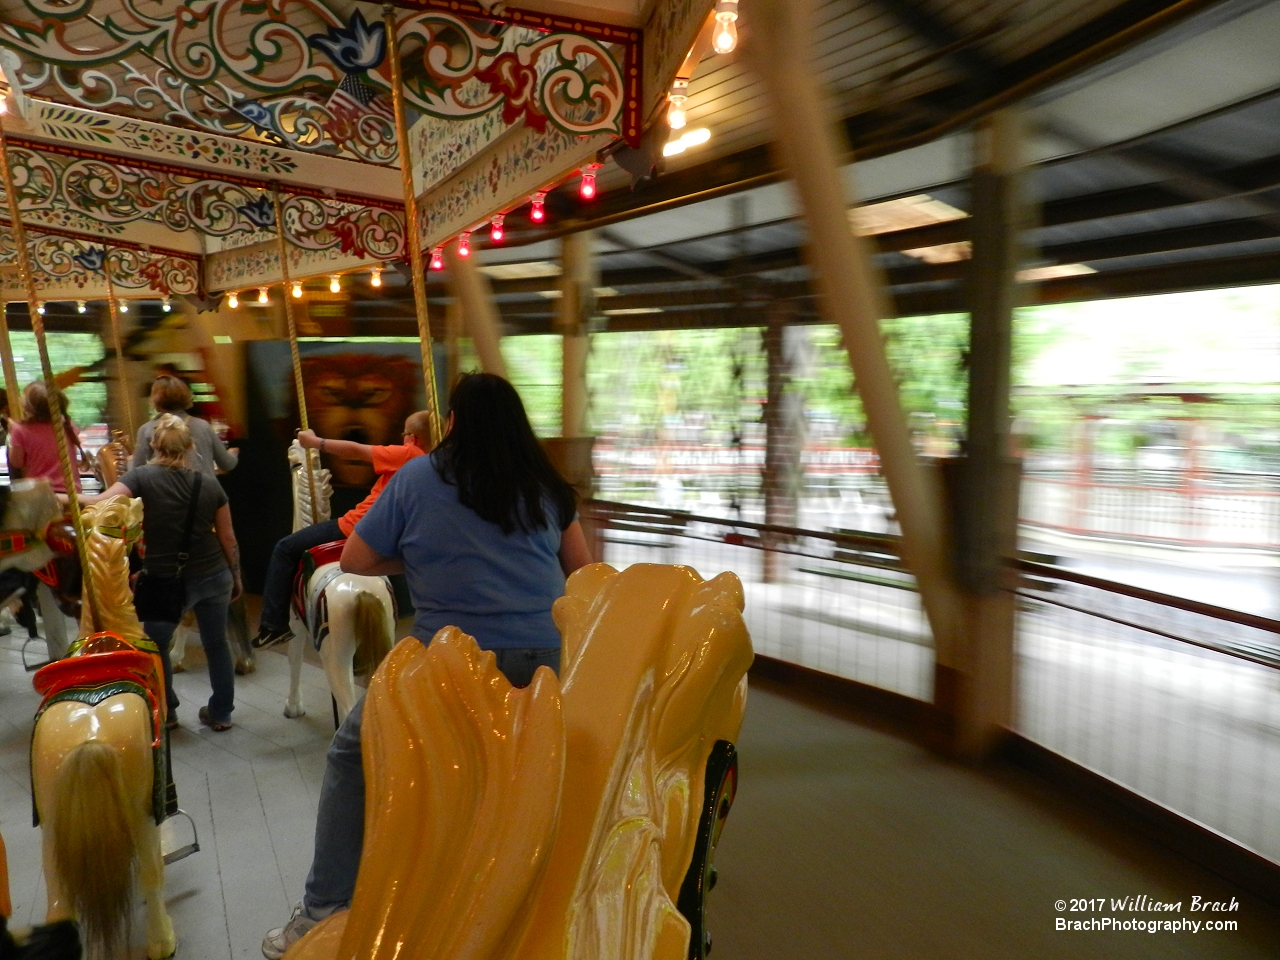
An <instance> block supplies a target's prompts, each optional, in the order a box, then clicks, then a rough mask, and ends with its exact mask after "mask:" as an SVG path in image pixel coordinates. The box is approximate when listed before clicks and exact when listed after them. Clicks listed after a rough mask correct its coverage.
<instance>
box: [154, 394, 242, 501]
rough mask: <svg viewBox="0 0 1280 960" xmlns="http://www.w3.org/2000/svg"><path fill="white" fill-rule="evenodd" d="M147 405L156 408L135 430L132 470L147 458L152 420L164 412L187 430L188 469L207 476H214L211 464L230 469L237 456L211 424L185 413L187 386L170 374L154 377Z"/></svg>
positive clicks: (187, 405) (219, 468) (187, 404)
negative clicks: (190, 445)
mask: <svg viewBox="0 0 1280 960" xmlns="http://www.w3.org/2000/svg"><path fill="white" fill-rule="evenodd" d="M151 406H153V407H155V409H156V411H157V412H156V416H155V418H154V419H151V420H148V421H147V422H146V423H144V424H143V425H142V426H141V428H139V430H138V439H137V442H136V443H134V445H133V462H132V463H131V464H130V466H131V467H132V468H134V469H135V470H136V469H137V468H138V467H141V466H143V465H144V464H146V463H147V462H148V461H150V459H151V436H152V434H154V433H155V429H156V420H158V419H159V418H160V417H162V416H164V415H165V414H166V413H172V414H173V415H174V416H177V417H181V418H182V420H183V421H185V422H186V425H187V430H188V431H190V433H191V443H192V447H191V453H190V455H189V456H188V459H187V466H188V467H190V468H191V469H192V470H201V471H203V472H204V473H206V474H208V475H209V476H210V477H212V476H215V475H216V471H215V469H214V468H215V467H216V468H217V469H218V470H221V471H222V472H223V473H226V472H227V471H229V470H234V469H235V467H236V464H237V463H239V462H240V461H239V458H237V457H236V455H235V454H234V453H232V452H231V451H230V450H228V449H227V448H226V445H225V444H223V442H222V441H221V440H219V439H218V435H217V434H216V433H214V432H213V427H211V426H209V424H208V422H207V421H205V420H201V419H200V418H199V417H192V416H188V415H187V413H186V410H187V408H188V407H190V406H191V388H190V387H188V386H187V385H186V384H185V383H183V382H182V381H181V380H179V379H178V378H177V377H175V376H172V375H170V374H164V375H162V376H159V377H156V382H155V383H153V384H152V385H151Z"/></svg>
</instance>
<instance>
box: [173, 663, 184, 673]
mask: <svg viewBox="0 0 1280 960" xmlns="http://www.w3.org/2000/svg"><path fill="white" fill-rule="evenodd" d="M173 672H174V673H186V672H187V668H186V667H184V666H183V665H182V664H180V663H175V664H174V665H173Z"/></svg>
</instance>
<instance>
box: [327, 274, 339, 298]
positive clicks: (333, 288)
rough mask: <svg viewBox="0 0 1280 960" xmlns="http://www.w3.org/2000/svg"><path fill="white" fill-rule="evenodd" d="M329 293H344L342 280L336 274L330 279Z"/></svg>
mask: <svg viewBox="0 0 1280 960" xmlns="http://www.w3.org/2000/svg"><path fill="white" fill-rule="evenodd" d="M329 292H330V293H341V292H342V278H341V277H339V276H338V275H337V274H336V273H335V274H334V275H333V276H332V277H330V278H329Z"/></svg>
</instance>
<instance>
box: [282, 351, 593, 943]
mask: <svg viewBox="0 0 1280 960" xmlns="http://www.w3.org/2000/svg"><path fill="white" fill-rule="evenodd" d="M576 499H577V498H576V496H575V494H574V492H573V488H572V487H570V486H569V484H568V483H566V482H565V481H564V479H563V478H561V476H560V475H559V474H558V473H557V472H556V470H555V468H554V467H553V466H552V465H551V462H550V461H549V460H548V459H547V455H546V454H545V453H544V452H543V450H542V446H541V445H540V444H539V443H538V440H537V437H535V436H534V433H533V428H532V427H530V425H529V418H528V416H526V414H525V410H524V406H523V404H521V402H520V397H519V395H518V394H517V393H516V391H515V388H514V387H512V386H511V384H509V383H508V382H507V381H506V380H504V379H502V378H501V377H498V376H494V375H493V374H485V373H477V374H470V375H468V376H465V377H463V378H462V379H461V380H459V381H458V384H457V386H455V387H454V389H453V394H452V396H451V397H450V398H449V421H448V432H447V433H446V435H445V438H444V439H443V440H442V441H441V442H440V444H439V446H437V447H436V449H435V451H434V452H433V453H432V454H431V455H430V456H426V457H418V458H417V459H415V460H412V461H410V462H409V463H408V464H406V465H405V466H403V467H401V468H400V471H399V472H398V473H397V474H396V475H395V477H393V478H392V480H391V482H390V483H389V484H387V487H386V489H385V490H383V492H382V496H381V497H379V498H378V500H377V502H376V503H375V504H374V505H373V507H371V508H370V510H369V512H368V513H367V514H366V515H365V517H364V519H363V520H361V521H360V523H359V525H357V526H356V529H355V531H354V533H352V535H351V536H350V537H349V538H348V539H347V544H346V546H345V547H344V548H343V551H342V569H343V570H344V571H346V572H348V573H361V574H367V575H380V574H392V573H403V574H404V575H405V578H406V579H407V580H408V583H409V594H410V596H411V597H412V598H413V606H414V611H415V613H416V616H415V618H414V622H413V635H414V636H415V637H417V638H418V639H419V640H421V641H422V642H423V643H430V641H431V638H432V637H433V636H435V634H436V631H438V630H439V629H440V628H441V627H446V626H456V627H458V628H460V629H461V630H463V631H464V632H465V633H469V634H470V635H471V636H473V637H475V638H476V642H477V643H479V645H480V647H481V648H482V649H485V650H492V651H493V652H494V654H495V656H496V657H497V660H498V668H499V669H500V670H502V672H503V673H504V674H506V676H507V679H508V680H510V681H511V683H512V684H514V685H516V686H523V685H525V684H527V683H529V681H530V680H531V679H532V677H533V673H534V671H535V670H536V669H537V668H538V667H539V666H542V665H546V666H549V667H551V668H552V669H553V670H559V667H560V632H559V631H558V630H557V629H556V626H555V624H554V622H553V621H552V619H551V605H552V603H554V602H555V600H556V598H558V597H560V596H561V595H562V594H563V593H564V582H565V577H566V576H567V575H568V574H570V573H572V572H573V571H574V570H576V569H578V567H581V566H583V565H585V564H587V563H590V562H591V557H590V555H589V553H588V551H587V545H586V539H585V537H584V536H583V533H582V528H581V527H580V526H579V525H578V521H577V519H576V518H575V512H576ZM363 707H364V701H363V700H362V701H361V702H360V703H358V704H356V708H355V709H354V710H353V711H351V714H350V715H349V716H348V717H347V719H346V721H345V722H344V723H343V724H342V727H341V728H340V729H339V730H338V732H337V734H335V735H334V738H333V743H332V745H331V746H330V747H329V753H328V756H327V760H326V766H325V775H324V783H323V785H322V786H321V788H320V809H319V811H318V814H317V817H316V842H315V853H314V855H313V858H312V863H311V872H310V874H309V875H308V876H307V885H306V892H305V894H304V896H303V900H302V902H301V903H299V904H298V905H297V906H295V907H294V911H293V916H292V917H291V918H290V920H289V922H288V924H286V925H285V926H284V927H281V928H278V929H275V930H272V931H270V932H269V933H268V934H267V936H266V939H264V940H263V942H262V952H263V955H264V956H266V957H267V958H268V960H279V958H281V957H283V956H284V953H285V951H286V950H287V949H288V948H289V946H290V945H292V944H293V943H295V942H296V941H297V940H299V939H300V938H301V937H302V936H303V934H305V933H306V932H307V931H308V930H310V929H311V927H313V926H314V925H315V924H316V923H317V922H319V921H320V920H323V919H324V918H325V917H327V916H329V914H331V913H335V912H337V911H338V910H344V909H346V908H347V907H348V906H350V903H351V897H352V895H353V894H354V893H355V885H356V873H357V871H358V870H359V866H360V852H361V848H362V847H363V841H364V772H363V768H362V766H361V756H360V718H361V716H362V714H363Z"/></svg>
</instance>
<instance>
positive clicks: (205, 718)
mask: <svg viewBox="0 0 1280 960" xmlns="http://www.w3.org/2000/svg"><path fill="white" fill-rule="evenodd" d="M199 716H200V722H201V723H203V724H204V725H205V726H206V727H208V728H209V729H210V730H214V731H216V732H217V733H222V732H223V731H224V730H230V729H231V721H230V720H228V721H226V722H225V723H214V722H213V720H212V718H211V717H210V716H209V708H208V707H201V708H200V714H199Z"/></svg>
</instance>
